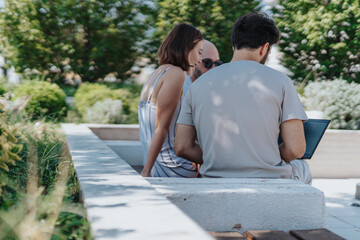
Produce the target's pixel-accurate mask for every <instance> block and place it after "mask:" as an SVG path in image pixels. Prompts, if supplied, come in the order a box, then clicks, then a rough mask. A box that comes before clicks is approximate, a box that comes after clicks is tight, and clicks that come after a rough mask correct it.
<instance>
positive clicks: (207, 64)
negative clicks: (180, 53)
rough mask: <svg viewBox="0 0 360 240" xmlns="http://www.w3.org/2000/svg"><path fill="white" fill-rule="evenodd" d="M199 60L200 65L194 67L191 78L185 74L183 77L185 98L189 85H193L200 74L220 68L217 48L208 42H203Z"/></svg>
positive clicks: (220, 62)
mask: <svg viewBox="0 0 360 240" xmlns="http://www.w3.org/2000/svg"><path fill="white" fill-rule="evenodd" d="M201 58H202V63H201V64H199V65H197V66H196V67H195V70H194V73H193V74H192V75H191V77H189V76H188V75H187V74H186V76H185V82H184V88H183V97H185V96H186V93H187V90H188V89H189V87H190V85H191V83H193V82H194V81H195V80H196V79H197V78H198V77H200V76H201V75H202V74H204V73H205V72H207V71H209V70H210V69H212V68H214V67H217V66H220V65H221V64H222V61H220V57H219V52H218V50H217V48H216V47H215V45H214V44H213V43H211V42H210V41H208V40H204V46H203V51H202V55H201Z"/></svg>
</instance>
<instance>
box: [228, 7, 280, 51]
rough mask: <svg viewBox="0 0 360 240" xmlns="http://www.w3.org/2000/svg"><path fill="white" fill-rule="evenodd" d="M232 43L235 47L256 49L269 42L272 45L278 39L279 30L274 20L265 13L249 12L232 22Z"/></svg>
mask: <svg viewBox="0 0 360 240" xmlns="http://www.w3.org/2000/svg"><path fill="white" fill-rule="evenodd" d="M231 40H232V45H233V47H234V48H235V49H237V50H239V49H242V48H252V49H256V48H259V47H261V46H262V45H264V44H265V43H269V45H270V46H271V45H273V44H275V43H278V42H279V40H280V31H279V29H278V28H277V26H276V24H275V22H274V21H273V20H272V19H270V18H269V17H268V16H267V15H266V14H265V13H258V12H251V13H248V14H245V15H243V16H241V17H240V18H239V19H238V20H237V21H236V23H235V24H234V28H233V32H232V36H231Z"/></svg>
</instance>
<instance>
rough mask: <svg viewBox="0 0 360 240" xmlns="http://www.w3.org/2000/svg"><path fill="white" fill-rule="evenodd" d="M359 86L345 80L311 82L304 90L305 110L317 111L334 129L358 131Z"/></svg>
mask: <svg viewBox="0 0 360 240" xmlns="http://www.w3.org/2000/svg"><path fill="white" fill-rule="evenodd" d="M359 92H360V84H357V83H348V82H347V81H345V80H341V79H336V80H332V81H319V82H311V83H309V84H308V85H307V86H306V87H305V89H304V97H305V99H304V105H305V107H306V109H307V110H318V111H322V112H323V113H324V116H325V118H329V119H331V123H330V127H331V128H335V129H354V130H355V129H360V95H359Z"/></svg>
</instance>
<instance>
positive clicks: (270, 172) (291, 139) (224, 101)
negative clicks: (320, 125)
mask: <svg viewBox="0 0 360 240" xmlns="http://www.w3.org/2000/svg"><path fill="white" fill-rule="evenodd" d="M279 38H280V32H279V30H278V28H277V27H276V25H275V22H274V21H273V20H271V19H269V18H268V17H267V16H266V15H265V14H261V13H249V14H246V15H244V16H242V17H240V18H239V19H238V20H237V22H236V23H235V25H234V28H233V33H232V43H233V48H234V54H233V58H232V60H231V62H230V63H227V64H224V65H222V66H220V67H218V68H215V69H213V70H212V71H210V72H208V73H207V74H205V75H203V76H201V77H199V79H197V80H196V82H195V83H194V84H192V85H191V87H190V89H189V91H188V94H187V96H186V98H185V100H184V102H183V105H182V109H181V112H180V116H179V118H178V122H177V123H178V124H177V130H176V136H175V152H176V154H177V155H179V156H182V157H185V158H186V159H188V160H190V161H193V162H195V163H202V166H201V168H200V174H201V175H202V176H203V177H249V178H253V177H255V178H259V177H263V178H290V179H298V180H300V181H303V182H305V183H308V184H311V180H312V177H311V174H310V170H309V166H308V165H307V163H306V162H305V161H302V160H297V158H300V157H301V156H302V155H303V154H304V152H305V148H306V144H305V136H304V129H303V125H302V122H303V121H304V120H307V116H306V114H305V111H304V109H303V106H302V104H301V102H300V99H299V97H298V95H297V92H296V90H295V87H294V85H293V83H292V82H291V80H290V79H289V78H288V77H287V76H286V75H284V74H282V73H280V72H278V71H276V70H274V69H272V68H269V67H266V66H264V63H265V62H266V59H267V57H268V55H269V53H270V52H271V47H272V45H273V44H276V43H277V42H278V41H279ZM279 132H280V134H281V137H282V139H283V141H284V142H283V143H282V144H281V145H278V143H277V140H278V135H279ZM196 137H198V141H199V144H197V142H196V141H195V139H196ZM294 159H296V160H294Z"/></svg>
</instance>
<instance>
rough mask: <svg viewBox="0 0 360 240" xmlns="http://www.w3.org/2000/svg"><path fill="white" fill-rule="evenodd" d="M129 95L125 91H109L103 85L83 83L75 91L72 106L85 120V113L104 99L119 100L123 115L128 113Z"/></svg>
mask: <svg viewBox="0 0 360 240" xmlns="http://www.w3.org/2000/svg"><path fill="white" fill-rule="evenodd" d="M130 97H131V94H130V93H129V92H128V91H127V90H125V89H114V90H112V89H110V88H108V87H107V86H105V85H101V84H96V83H95V84H92V83H83V84H82V85H81V86H80V87H79V89H78V90H77V91H76V94H75V96H74V105H75V108H76V109H77V111H78V112H79V113H80V115H81V116H82V118H83V119H86V116H87V111H88V109H90V108H91V107H92V106H94V105H95V103H97V102H103V101H105V100H106V99H112V100H121V101H122V107H123V113H124V114H125V115H128V114H129V113H130V105H129V101H128V100H129V99H130Z"/></svg>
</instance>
